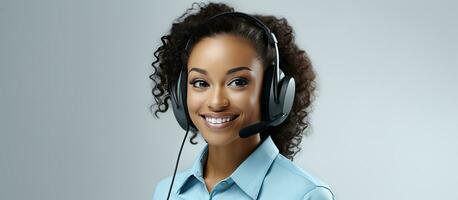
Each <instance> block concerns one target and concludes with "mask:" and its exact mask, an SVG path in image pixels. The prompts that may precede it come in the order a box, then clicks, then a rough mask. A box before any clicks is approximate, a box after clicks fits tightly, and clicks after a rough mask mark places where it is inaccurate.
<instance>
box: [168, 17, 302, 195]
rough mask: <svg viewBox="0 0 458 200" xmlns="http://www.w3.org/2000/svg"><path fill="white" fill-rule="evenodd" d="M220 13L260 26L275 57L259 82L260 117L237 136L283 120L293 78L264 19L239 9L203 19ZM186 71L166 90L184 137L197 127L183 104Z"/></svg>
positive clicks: (290, 99) (290, 103) (292, 90)
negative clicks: (287, 73)
mask: <svg viewBox="0 0 458 200" xmlns="http://www.w3.org/2000/svg"><path fill="white" fill-rule="evenodd" d="M223 16H233V17H241V18H244V19H246V20H247V21H249V22H250V23H252V24H253V25H255V26H257V27H259V28H261V29H262V30H263V32H264V34H265V36H266V38H267V45H268V48H267V49H268V50H270V49H274V50H275V53H274V55H275V59H274V60H273V62H272V63H271V64H270V65H269V66H266V69H265V71H264V77H263V85H262V91H261V93H262V94H261V121H260V122H256V123H254V124H251V125H249V126H247V127H245V128H242V129H241V130H240V132H239V136H240V137H241V138H247V137H249V136H251V135H254V134H256V133H259V132H260V131H264V130H266V129H267V128H268V127H271V126H278V125H280V124H281V123H282V122H284V121H285V119H286V118H287V117H288V115H289V113H290V111H291V108H292V106H293V102H294V95H295V87H296V85H295V81H294V78H293V77H292V76H289V75H285V74H284V73H283V71H282V70H281V69H280V58H279V51H278V45H277V43H278V41H277V38H276V37H275V34H274V33H272V32H271V31H270V29H269V28H268V27H267V26H266V25H265V24H264V23H262V22H261V21H260V20H259V19H257V18H256V17H253V16H251V15H249V14H245V13H242V12H223V13H220V14H217V15H215V16H212V17H210V18H209V19H208V20H207V23H208V22H209V21H211V20H214V19H216V18H220V17H223ZM191 40H192V37H191V38H190V39H188V41H187V42H186V47H185V50H186V52H189V51H188V50H189V49H188V48H189V44H190V42H191ZM269 47H270V48H269ZM188 55H189V54H188ZM187 75H188V72H187V66H182V68H181V70H180V74H179V76H178V79H177V82H175V83H171V84H169V92H170V96H171V102H172V108H173V113H174V115H175V118H176V120H177V121H178V124H179V125H180V126H181V128H183V129H184V130H186V135H185V139H186V136H187V134H188V131H189V130H190V129H191V130H193V131H194V132H195V131H197V127H196V126H195V125H194V123H193V122H192V121H191V118H190V117H189V113H188V108H187V101H186V96H187V85H186V84H187ZM185 139H183V143H182V145H181V148H180V152H179V155H178V159H177V163H176V166H175V172H174V175H173V178H172V183H171V184H170V189H169V194H168V197H167V199H168V198H169V197H170V191H171V189H172V185H173V181H174V179H175V174H176V169H177V166H178V161H179V158H180V155H181V151H182V149H183V144H184V141H185Z"/></svg>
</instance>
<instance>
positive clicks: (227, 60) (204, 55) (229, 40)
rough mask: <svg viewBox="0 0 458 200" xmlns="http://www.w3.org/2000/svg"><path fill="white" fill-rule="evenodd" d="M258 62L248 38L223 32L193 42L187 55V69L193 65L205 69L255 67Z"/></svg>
mask: <svg viewBox="0 0 458 200" xmlns="http://www.w3.org/2000/svg"><path fill="white" fill-rule="evenodd" d="M259 64H260V62H259V59H258V58H257V53H256V50H255V48H254V46H253V45H252V43H251V42H250V41H249V40H247V39H245V38H243V37H240V36H235V35H229V34H224V35H217V36H214V37H207V38H204V39H202V40H200V41H199V42H198V43H197V44H195V46H194V48H193V49H192V51H191V54H190V56H189V60H188V71H189V70H190V69H191V68H193V67H194V68H195V67H197V68H201V69H205V70H211V69H214V68H215V67H217V68H218V69H225V68H234V67H240V66H245V67H249V68H256V67H257V65H259ZM261 68H262V66H261Z"/></svg>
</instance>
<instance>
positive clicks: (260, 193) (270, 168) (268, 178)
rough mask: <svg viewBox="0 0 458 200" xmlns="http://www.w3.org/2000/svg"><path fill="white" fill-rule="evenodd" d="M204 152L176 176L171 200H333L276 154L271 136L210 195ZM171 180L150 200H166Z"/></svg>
mask: <svg viewBox="0 0 458 200" xmlns="http://www.w3.org/2000/svg"><path fill="white" fill-rule="evenodd" d="M207 152H208V144H206V145H205V147H204V148H203V149H202V150H201V152H200V154H199V156H198V157H197V159H196V160H195V162H194V164H193V166H192V167H191V168H189V169H187V170H184V171H182V172H180V173H177V174H176V177H175V181H174V183H173V188H172V192H171V194H170V199H173V200H176V199H178V200H182V199H198V200H200V199H205V200H207V199H208V200H210V199H217V200H226V199H227V200H234V199H237V200H245V199H246V200H254V199H259V200H267V199H276V200H277V199H288V200H294V199H300V200H334V195H333V194H332V192H331V190H330V188H329V186H328V185H327V184H325V183H323V182H322V181H321V180H319V179H317V178H315V177H313V176H312V175H311V174H309V173H308V172H306V171H304V170H303V169H301V168H299V167H298V166H296V165H295V164H294V163H293V162H291V161H290V160H288V159H287V158H286V157H284V156H283V155H281V154H279V151H278V149H277V147H276V146H275V144H274V142H273V141H272V139H271V137H270V136H268V137H267V138H266V139H265V140H264V141H263V142H262V144H261V145H259V146H258V147H257V148H256V150H255V151H253V152H252V153H251V154H250V155H249V156H248V157H247V158H246V159H245V160H244V161H243V162H242V163H241V164H240V165H239V166H238V167H237V169H236V170H235V171H234V172H233V173H232V174H231V175H230V176H229V177H227V178H225V179H223V180H221V181H220V182H218V183H217V184H215V185H214V187H213V189H212V191H211V192H208V190H207V187H206V185H205V181H204V178H203V166H204V165H205V161H206V156H207ZM171 180H172V176H169V177H167V178H165V179H163V180H161V181H160V182H159V183H158V184H157V186H156V189H155V192H154V194H153V200H165V199H166V198H167V194H168V191H169V188H170V182H171Z"/></svg>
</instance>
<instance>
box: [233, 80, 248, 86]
mask: <svg viewBox="0 0 458 200" xmlns="http://www.w3.org/2000/svg"><path fill="white" fill-rule="evenodd" d="M232 84H235V85H236V87H244V86H245V85H247V84H248V80H246V79H243V78H238V79H235V80H234V81H232V82H231V83H230V84H229V85H232Z"/></svg>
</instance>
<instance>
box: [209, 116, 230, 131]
mask: <svg viewBox="0 0 458 200" xmlns="http://www.w3.org/2000/svg"><path fill="white" fill-rule="evenodd" d="M238 117H239V115H237V116H235V117H234V119H232V120H230V121H228V122H224V123H220V124H213V123H211V122H209V121H207V120H206V119H205V116H203V115H201V118H202V120H203V121H204V123H205V125H206V126H207V127H208V128H210V129H212V130H215V131H218V130H222V129H225V128H228V127H230V126H232V125H233V124H234V121H235V120H236V119H237V118H238Z"/></svg>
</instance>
